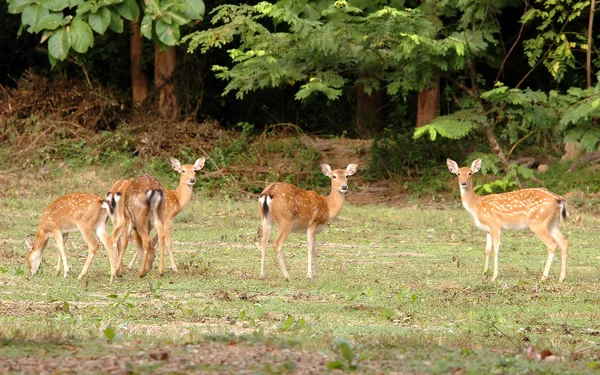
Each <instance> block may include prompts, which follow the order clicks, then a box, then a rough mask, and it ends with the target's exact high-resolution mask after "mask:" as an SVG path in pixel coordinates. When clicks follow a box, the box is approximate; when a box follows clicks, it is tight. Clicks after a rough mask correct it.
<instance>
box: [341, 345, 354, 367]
mask: <svg viewBox="0 0 600 375" xmlns="http://www.w3.org/2000/svg"><path fill="white" fill-rule="evenodd" d="M340 351H341V352H342V357H344V359H345V360H346V361H348V363H351V362H352V359H353V358H354V353H352V347H351V346H350V344H349V343H347V342H343V343H341V344H340Z"/></svg>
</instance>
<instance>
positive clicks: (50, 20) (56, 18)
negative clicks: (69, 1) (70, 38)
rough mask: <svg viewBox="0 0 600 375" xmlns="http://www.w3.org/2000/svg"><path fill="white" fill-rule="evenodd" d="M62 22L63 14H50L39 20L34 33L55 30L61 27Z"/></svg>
mask: <svg viewBox="0 0 600 375" xmlns="http://www.w3.org/2000/svg"><path fill="white" fill-rule="evenodd" d="M62 22H63V14H62V12H60V13H50V14H48V15H46V16H44V17H42V19H41V20H40V22H38V24H37V26H36V30H35V32H36V33H37V32H39V31H41V30H56V29H58V28H59V27H60V26H62Z"/></svg>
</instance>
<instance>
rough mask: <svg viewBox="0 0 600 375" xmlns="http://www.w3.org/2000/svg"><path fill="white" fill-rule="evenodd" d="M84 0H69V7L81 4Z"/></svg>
mask: <svg viewBox="0 0 600 375" xmlns="http://www.w3.org/2000/svg"><path fill="white" fill-rule="evenodd" d="M84 1H85V0H69V8H74V7H76V6H79V5H81V4H83V2H84Z"/></svg>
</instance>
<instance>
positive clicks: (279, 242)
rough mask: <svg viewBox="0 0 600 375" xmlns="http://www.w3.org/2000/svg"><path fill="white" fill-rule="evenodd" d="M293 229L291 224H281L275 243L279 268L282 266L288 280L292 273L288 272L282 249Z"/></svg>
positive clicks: (284, 275)
mask: <svg viewBox="0 0 600 375" xmlns="http://www.w3.org/2000/svg"><path fill="white" fill-rule="evenodd" d="M291 231H292V228H291V226H289V225H287V226H283V225H280V226H279V229H278V230H277V237H276V238H275V243H274V247H275V253H276V254H277V260H278V261H279V268H281V272H282V273H283V277H285V278H286V280H289V278H290V274H289V273H288V271H287V269H286V268H285V261H284V260H283V253H282V252H281V249H282V248H283V243H284V242H285V240H286V239H287V238H288V236H289V235H290V233H291Z"/></svg>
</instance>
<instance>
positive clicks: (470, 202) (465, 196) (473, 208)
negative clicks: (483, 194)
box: [460, 182, 481, 215]
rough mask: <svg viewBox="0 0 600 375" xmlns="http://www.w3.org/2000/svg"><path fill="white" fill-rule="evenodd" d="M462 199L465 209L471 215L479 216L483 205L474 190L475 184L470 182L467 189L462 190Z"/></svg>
mask: <svg viewBox="0 0 600 375" xmlns="http://www.w3.org/2000/svg"><path fill="white" fill-rule="evenodd" d="M460 199H461V200H462V204H463V207H464V208H465V209H466V210H467V211H469V212H470V213H471V215H477V214H478V212H479V207H480V205H481V203H480V201H479V196H478V195H477V194H475V191H474V190H473V183H472V182H469V184H468V186H467V188H466V189H463V188H461V189H460Z"/></svg>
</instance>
